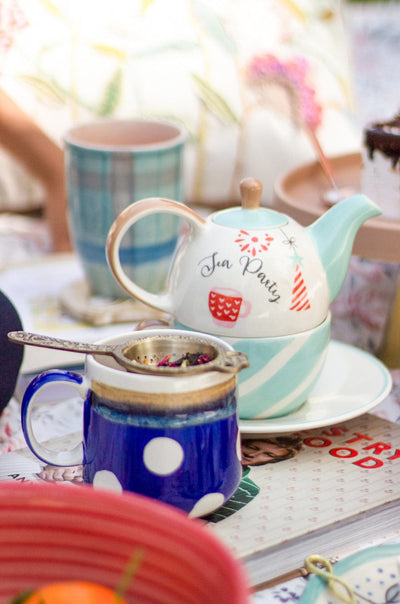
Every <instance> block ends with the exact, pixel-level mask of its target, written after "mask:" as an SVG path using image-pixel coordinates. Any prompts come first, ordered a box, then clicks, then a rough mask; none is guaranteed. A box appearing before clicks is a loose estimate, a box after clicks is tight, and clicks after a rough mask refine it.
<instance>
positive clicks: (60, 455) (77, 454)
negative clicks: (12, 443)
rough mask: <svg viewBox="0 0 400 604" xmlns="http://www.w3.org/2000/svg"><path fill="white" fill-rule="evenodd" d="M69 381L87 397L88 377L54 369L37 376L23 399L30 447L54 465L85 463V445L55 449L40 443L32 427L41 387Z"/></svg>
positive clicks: (24, 418)
mask: <svg viewBox="0 0 400 604" xmlns="http://www.w3.org/2000/svg"><path fill="white" fill-rule="evenodd" d="M58 383H64V384H65V383H68V384H69V385H70V386H71V387H72V388H74V389H75V390H76V391H77V392H78V394H79V395H80V396H81V397H82V399H85V398H86V394H87V391H88V387H87V384H86V379H85V378H84V377H83V376H82V375H80V374H79V373H75V372H73V371H64V370H62V369H54V370H50V371H45V372H43V373H41V374H40V375H38V376H36V377H35V378H34V379H33V380H32V381H31V382H30V384H29V385H28V387H27V389H26V391H25V394H24V396H23V399H22V405H21V422H22V431H23V434H24V437H25V440H26V442H27V445H28V447H29V448H30V450H31V451H32V453H34V454H35V455H36V457H38V458H39V459H41V460H42V461H44V462H45V463H48V464H50V465H52V466H77V465H81V464H82V463H83V446H82V443H79V444H78V445H76V446H75V447H73V448H72V449H71V450H70V451H54V450H52V449H48V448H47V447H46V446H45V445H43V444H41V443H39V441H38V440H37V439H36V437H35V434H34V432H33V428H32V408H33V403H34V401H35V399H36V396H37V394H38V393H39V390H40V389H41V388H44V387H46V386H49V385H51V384H58Z"/></svg>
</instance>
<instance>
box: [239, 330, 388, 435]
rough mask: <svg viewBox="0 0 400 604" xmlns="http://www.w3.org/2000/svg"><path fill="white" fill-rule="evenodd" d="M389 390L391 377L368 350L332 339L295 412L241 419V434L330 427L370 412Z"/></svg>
mask: <svg viewBox="0 0 400 604" xmlns="http://www.w3.org/2000/svg"><path fill="white" fill-rule="evenodd" d="M391 389H392V377H391V375H390V373H389V371H388V370H387V368H386V367H385V365H384V364H383V363H382V362H381V361H379V359H377V358H375V357H374V356H372V355H370V354H369V353H368V352H365V351H364V350H361V349H359V348H355V347H354V346H351V345H349V344H345V343H343V342H337V341H335V340H332V341H331V342H330V343H329V346H328V352H327V357H326V361H325V364H324V367H323V369H322V372H321V375H320V376H319V378H318V381H317V383H316V384H315V386H314V388H313V391H312V393H311V395H310V397H309V399H308V400H307V401H306V402H305V403H304V404H303V405H302V406H301V407H300V408H299V409H297V410H296V411H293V413H290V414H289V415H285V416H282V417H275V418H270V419H240V420H239V428H240V432H241V433H242V434H272V433H279V432H294V431H296V430H310V429H312V428H320V427H323V426H329V425H332V424H336V423H339V422H342V421H346V420H349V419H352V418H354V417H358V416H359V415H362V414H363V413H367V412H368V411H371V409H373V408H374V407H376V406H377V405H378V404H379V403H380V402H381V401H383V400H384V399H385V398H386V397H387V396H388V394H389V393H390V391H391Z"/></svg>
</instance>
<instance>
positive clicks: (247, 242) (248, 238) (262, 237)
mask: <svg viewBox="0 0 400 604" xmlns="http://www.w3.org/2000/svg"><path fill="white" fill-rule="evenodd" d="M273 240H274V238H273V237H271V236H270V235H268V233H260V234H259V235H254V234H253V235H251V234H250V233H248V232H247V231H244V230H243V229H242V230H240V231H239V234H238V236H237V238H236V239H235V243H238V244H239V247H240V250H241V251H242V252H247V253H248V254H250V255H251V256H257V254H261V253H262V252H266V251H267V250H268V248H269V246H270V245H271V243H272V242H273Z"/></svg>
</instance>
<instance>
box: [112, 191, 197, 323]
mask: <svg viewBox="0 0 400 604" xmlns="http://www.w3.org/2000/svg"><path fill="white" fill-rule="evenodd" d="M156 213H165V214H174V215H176V216H179V217H180V218H183V219H186V220H188V221H189V223H190V225H191V226H192V227H193V228H194V230H195V231H196V230H197V231H201V229H202V228H204V225H205V223H206V220H205V219H204V218H203V217H202V216H199V215H198V214H196V212H194V211H193V210H191V209H190V208H188V207H187V206H185V204H183V203H180V202H179V201H174V200H172V199H165V198H163V197H149V198H147V199H141V200H140V201H135V202H133V203H132V204H131V205H130V206H128V207H127V208H125V210H123V211H122V212H121V214H120V215H119V216H118V217H117V218H116V219H115V221H114V223H113V224H112V226H111V228H110V230H109V232H108V236H107V241H106V256H107V262H108V265H109V267H110V270H111V272H112V273H113V275H114V277H115V278H116V280H117V281H118V283H119V284H120V285H121V286H122V287H123V288H124V289H125V290H126V291H127V292H128V294H130V295H131V296H133V297H134V298H138V299H139V300H141V301H142V302H144V303H145V304H148V305H149V306H152V307H154V308H157V309H159V310H163V311H164V312H166V313H169V314H174V301H173V299H172V296H171V293H170V292H169V291H167V293H165V294H152V293H150V292H149V291H147V290H146V289H143V288H142V287H140V286H139V285H137V284H136V283H135V282H134V281H132V280H131V279H130V278H129V277H128V276H127V275H126V273H125V272H124V270H123V269H122V266H121V261H120V257H119V248H120V245H121V240H122V237H123V236H124V235H125V233H126V232H127V230H128V229H129V228H130V227H131V226H132V225H133V224H134V223H135V222H137V221H138V220H140V219H141V218H144V217H145V216H149V215H150V214H156Z"/></svg>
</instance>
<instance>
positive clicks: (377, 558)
mask: <svg viewBox="0 0 400 604" xmlns="http://www.w3.org/2000/svg"><path fill="white" fill-rule="evenodd" d="M399 555H400V545H398V544H393V545H381V546H377V547H369V548H366V549H364V550H361V551H360V552H357V553H356V554H353V555H352V556H349V557H348V558H345V559H344V560H342V561H341V562H338V563H337V564H335V565H334V567H333V572H334V575H335V576H337V577H340V579H341V580H343V581H345V582H346V585H348V586H349V587H350V588H351V589H352V591H353V593H354V596H355V601H356V603H357V604H366V603H368V604H381V603H382V602H386V603H389V602H398V601H399V599H398V594H399V579H400V573H399V564H398V557H399ZM336 587H337V588H339V585H336ZM338 591H339V590H338ZM339 593H341V594H343V593H344V592H343V590H341V591H339ZM342 603H343V600H342V599H339V597H337V596H336V595H335V594H334V593H332V591H331V589H330V588H329V587H328V585H327V583H326V582H325V581H324V579H322V578H320V577H312V578H311V579H310V580H309V582H308V585H307V587H306V589H305V591H304V593H303V595H302V596H301V598H300V600H299V604H342Z"/></svg>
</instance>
